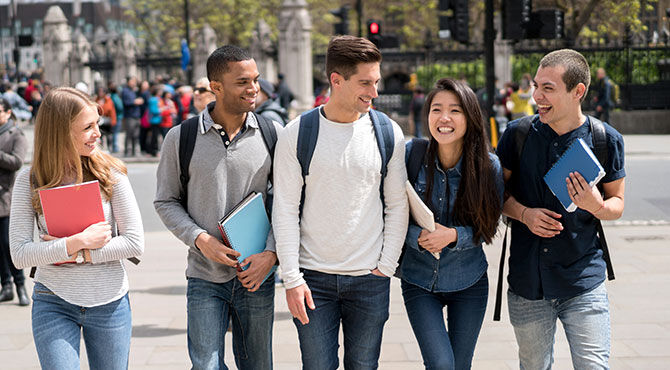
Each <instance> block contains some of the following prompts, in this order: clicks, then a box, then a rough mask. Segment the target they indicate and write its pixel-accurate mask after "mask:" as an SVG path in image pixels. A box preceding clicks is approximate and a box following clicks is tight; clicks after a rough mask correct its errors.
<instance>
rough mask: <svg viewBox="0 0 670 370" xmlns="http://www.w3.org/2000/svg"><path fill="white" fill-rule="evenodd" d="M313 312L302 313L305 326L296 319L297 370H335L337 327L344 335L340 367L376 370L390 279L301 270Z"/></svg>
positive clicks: (387, 311) (387, 313)
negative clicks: (299, 369) (299, 365)
mask: <svg viewBox="0 0 670 370" xmlns="http://www.w3.org/2000/svg"><path fill="white" fill-rule="evenodd" d="M303 273H304V279H305V281H306V282H307V286H308V287H309V289H310V290H311V291H312V298H313V299H314V304H315V305H316V309H315V310H313V311H312V310H310V309H309V308H307V316H308V317H309V323H308V324H307V325H302V324H301V323H300V321H298V320H297V319H294V320H293V323H294V324H295V326H296V327H297V328H298V337H299V339H300V352H301V353H302V366H303V369H306V370H335V369H337V367H338V364H339V360H338V357H337V349H338V347H339V344H338V334H339V330H340V323H342V331H343V332H344V368H345V369H347V370H351V369H376V368H377V366H378V361H379V352H380V349H381V344H382V331H383V330H384V324H385V323H386V321H387V320H388V317H389V286H390V279H389V278H386V277H380V276H376V275H372V274H368V275H363V276H348V275H334V274H325V273H322V272H318V271H312V270H304V271H303Z"/></svg>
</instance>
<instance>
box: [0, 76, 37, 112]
mask: <svg viewBox="0 0 670 370" xmlns="http://www.w3.org/2000/svg"><path fill="white" fill-rule="evenodd" d="M2 90H3V93H2V98H4V99H5V100H7V101H8V102H9V104H10V105H11V106H12V112H14V117H16V118H17V119H18V120H21V121H30V119H31V118H32V116H33V114H32V112H33V107H32V106H30V105H28V103H26V101H25V100H24V99H23V98H22V97H21V96H19V94H18V93H16V92H14V91H13V90H12V85H11V84H10V83H5V84H3V86H2Z"/></svg>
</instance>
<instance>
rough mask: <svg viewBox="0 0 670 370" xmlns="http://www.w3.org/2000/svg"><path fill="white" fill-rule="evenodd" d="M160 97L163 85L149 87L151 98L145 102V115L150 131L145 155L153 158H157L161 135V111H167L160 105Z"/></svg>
mask: <svg viewBox="0 0 670 370" xmlns="http://www.w3.org/2000/svg"><path fill="white" fill-rule="evenodd" d="M161 95H163V85H153V86H151V97H150V98H149V99H148V101H147V102H148V105H147V113H146V114H147V119H148V121H149V128H150V130H151V140H150V141H149V145H148V146H147V153H149V155H151V156H153V157H156V156H158V136H160V134H161V123H162V122H163V111H165V110H167V107H165V106H164V105H163V104H161Z"/></svg>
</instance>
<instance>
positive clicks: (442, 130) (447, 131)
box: [437, 126, 454, 134]
mask: <svg viewBox="0 0 670 370" xmlns="http://www.w3.org/2000/svg"><path fill="white" fill-rule="evenodd" d="M437 132H439V133H441V134H450V133H452V132H454V128H453V127H448V126H440V127H438V128H437Z"/></svg>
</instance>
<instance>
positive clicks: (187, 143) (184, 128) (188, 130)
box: [179, 114, 202, 210]
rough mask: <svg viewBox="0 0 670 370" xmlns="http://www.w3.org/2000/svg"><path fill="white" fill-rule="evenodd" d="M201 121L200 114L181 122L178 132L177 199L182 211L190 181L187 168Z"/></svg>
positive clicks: (186, 200) (185, 203) (186, 203)
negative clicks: (178, 187)
mask: <svg viewBox="0 0 670 370" xmlns="http://www.w3.org/2000/svg"><path fill="white" fill-rule="evenodd" d="M201 121H202V114H199V115H198V116H196V117H191V118H189V119H187V120H186V121H184V122H182V123H181V125H179V126H180V127H181V129H180V130H181V131H180V132H179V182H180V183H181V194H179V199H180V201H181V204H182V206H184V210H186V209H187V208H186V207H187V205H188V192H187V189H188V181H189V179H190V176H189V173H188V168H189V166H190V164H191V157H193V149H194V148H195V139H196V138H197V137H198V126H199V125H200V122H201Z"/></svg>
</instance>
